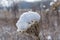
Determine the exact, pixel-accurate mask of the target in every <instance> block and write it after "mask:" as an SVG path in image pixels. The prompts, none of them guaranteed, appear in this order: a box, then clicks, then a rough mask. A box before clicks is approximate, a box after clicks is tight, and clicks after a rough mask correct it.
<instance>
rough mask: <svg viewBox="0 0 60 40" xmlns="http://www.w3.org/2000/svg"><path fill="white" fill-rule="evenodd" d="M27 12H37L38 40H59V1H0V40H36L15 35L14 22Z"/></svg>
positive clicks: (22, 35) (23, 35) (26, 36)
mask: <svg viewBox="0 0 60 40" xmlns="http://www.w3.org/2000/svg"><path fill="white" fill-rule="evenodd" d="M27 11H34V12H38V13H39V14H40V15H41V20H40V33H39V38H40V40H60V0H0V40H37V38H35V37H31V36H30V35H25V34H16V33H15V32H16V29H17V27H16V25H15V24H16V22H17V20H18V19H19V17H20V15H21V14H22V13H24V12H27Z"/></svg>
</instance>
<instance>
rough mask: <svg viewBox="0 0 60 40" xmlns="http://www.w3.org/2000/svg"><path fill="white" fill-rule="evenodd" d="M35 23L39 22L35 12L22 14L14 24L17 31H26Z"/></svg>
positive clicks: (38, 16)
mask: <svg viewBox="0 0 60 40" xmlns="http://www.w3.org/2000/svg"><path fill="white" fill-rule="evenodd" d="M35 21H37V22H39V21H40V15H39V14H38V13H37V12H32V11H28V12H25V13H23V14H22V15H21V16H20V18H19V20H18V21H17V23H16V26H17V28H18V29H17V31H26V30H27V29H28V28H29V27H31V25H33V24H34V23H35Z"/></svg>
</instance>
